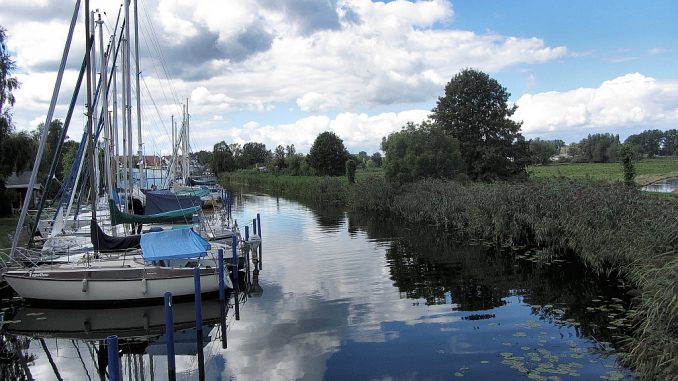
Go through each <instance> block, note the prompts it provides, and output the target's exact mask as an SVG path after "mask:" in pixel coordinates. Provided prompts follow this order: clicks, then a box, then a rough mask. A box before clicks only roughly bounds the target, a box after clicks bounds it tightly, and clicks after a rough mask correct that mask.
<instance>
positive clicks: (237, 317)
mask: <svg viewBox="0 0 678 381" xmlns="http://www.w3.org/2000/svg"><path fill="white" fill-rule="evenodd" d="M245 233H247V226H245ZM237 245H238V237H236V236H233V239H232V241H231V247H232V248H233V267H232V268H233V295H234V296H235V320H240V299H239V296H238V289H239V286H238V248H237Z"/></svg>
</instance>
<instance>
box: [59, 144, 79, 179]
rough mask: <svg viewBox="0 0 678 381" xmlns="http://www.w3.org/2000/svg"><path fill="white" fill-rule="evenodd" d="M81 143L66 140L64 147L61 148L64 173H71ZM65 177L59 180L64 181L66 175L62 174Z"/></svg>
mask: <svg viewBox="0 0 678 381" xmlns="http://www.w3.org/2000/svg"><path fill="white" fill-rule="evenodd" d="M79 146H80V143H78V142H76V141H73V140H66V141H65V142H64V145H63V147H61V168H63V169H64V171H70V170H71V167H72V166H73V162H74V161H75V154H76V153H77V152H78V147H79ZM62 176H63V177H58V176H57V178H58V179H63V178H64V177H65V174H62Z"/></svg>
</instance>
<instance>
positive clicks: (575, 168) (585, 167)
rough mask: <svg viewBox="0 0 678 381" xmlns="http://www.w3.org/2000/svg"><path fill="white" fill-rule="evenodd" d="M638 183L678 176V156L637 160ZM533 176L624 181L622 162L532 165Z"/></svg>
mask: <svg viewBox="0 0 678 381" xmlns="http://www.w3.org/2000/svg"><path fill="white" fill-rule="evenodd" d="M634 164H635V168H636V179H635V180H636V183H637V184H638V185H647V184H649V183H651V182H654V181H657V180H661V179H664V178H668V177H678V158H674V157H669V158H659V159H644V160H641V161H638V162H635V163H634ZM528 173H529V174H530V177H531V178H543V177H566V178H588V179H592V180H604V181H623V180H624V173H623V171H622V166H621V164H620V163H564V164H550V165H531V166H529V167H528Z"/></svg>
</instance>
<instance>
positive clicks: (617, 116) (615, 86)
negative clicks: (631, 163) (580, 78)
mask: <svg viewBox="0 0 678 381" xmlns="http://www.w3.org/2000/svg"><path fill="white" fill-rule="evenodd" d="M516 104H517V105H518V110H517V111H516V113H515V115H514V119H515V120H522V121H523V128H522V129H523V132H525V133H528V134H536V133H540V132H554V131H561V132H563V133H566V132H568V131H570V132H571V131H577V130H585V129H591V128H607V129H609V130H614V129H617V128H626V127H628V126H629V125H632V126H648V127H650V126H653V125H661V124H668V123H674V124H675V122H676V121H678V81H659V80H656V79H654V78H651V77H647V76H644V75H642V74H640V73H633V74H627V75H624V76H621V77H617V78H614V79H612V80H609V81H605V82H603V83H602V84H601V85H600V87H598V88H579V89H575V90H570V91H566V92H555V91H552V92H545V93H539V94H525V95H523V96H521V97H520V98H519V99H518V101H517V102H516Z"/></svg>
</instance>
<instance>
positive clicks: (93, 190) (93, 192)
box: [85, 0, 97, 221]
mask: <svg viewBox="0 0 678 381" xmlns="http://www.w3.org/2000/svg"><path fill="white" fill-rule="evenodd" d="M89 17H90V15H89V0H85V35H86V36H87V45H86V49H87V51H90V49H91V48H92V42H93V39H94V31H93V30H90V20H89ZM86 57H87V58H86V59H85V66H86V67H87V72H89V70H90V69H91V67H92V62H91V60H90V57H91V56H90V55H89V54H86ZM86 108H87V140H88V144H89V145H88V148H89V154H90V157H89V186H90V189H89V196H90V199H91V200H90V201H91V203H92V220H93V221H96V219H97V208H96V206H97V197H96V196H97V183H96V174H95V173H94V161H95V160H96V147H95V146H94V133H93V128H92V77H91V75H88V76H87V105H86Z"/></svg>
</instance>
